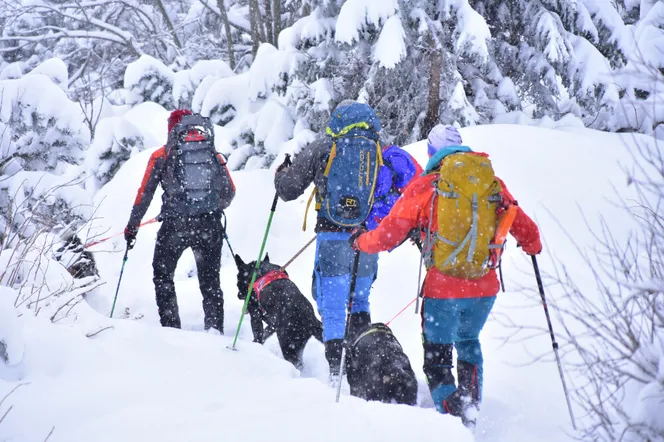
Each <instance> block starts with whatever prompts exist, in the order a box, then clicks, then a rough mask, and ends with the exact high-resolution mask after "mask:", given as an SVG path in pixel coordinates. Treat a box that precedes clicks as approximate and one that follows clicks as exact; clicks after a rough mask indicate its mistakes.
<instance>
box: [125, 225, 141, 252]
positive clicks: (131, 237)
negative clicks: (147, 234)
mask: <svg viewBox="0 0 664 442" xmlns="http://www.w3.org/2000/svg"><path fill="white" fill-rule="evenodd" d="M137 234H138V227H135V226H127V227H125V230H124V237H125V241H127V248H128V249H129V250H131V249H133V248H134V244H135V243H136V235H137Z"/></svg>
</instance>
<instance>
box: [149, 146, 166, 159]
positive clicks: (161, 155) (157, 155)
mask: <svg viewBox="0 0 664 442" xmlns="http://www.w3.org/2000/svg"><path fill="white" fill-rule="evenodd" d="M164 157H166V146H161V147H160V148H159V149H157V150H155V151H154V152H152V155H150V159H151V160H156V159H158V158H164Z"/></svg>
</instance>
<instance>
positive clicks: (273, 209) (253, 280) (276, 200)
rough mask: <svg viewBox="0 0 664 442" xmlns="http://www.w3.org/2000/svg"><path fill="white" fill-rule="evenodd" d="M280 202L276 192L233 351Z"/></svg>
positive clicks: (232, 348)
mask: <svg viewBox="0 0 664 442" xmlns="http://www.w3.org/2000/svg"><path fill="white" fill-rule="evenodd" d="M289 159H290V155H288V154H286V160H289ZM278 201H279V194H278V193H276V192H275V194H274V199H273V200H272V207H271V208H270V217H269V218H268V220H267V226H265V234H264V235H263V243H262V244H261V250H260V252H259V253H258V259H257V260H256V266H255V267H254V272H253V273H252V275H251V282H250V283H249V287H248V289H247V297H246V298H244V304H242V312H241V313H240V320H239V321H238V324H237V330H236V331H235V337H234V338H233V345H232V346H231V347H229V348H230V349H231V350H237V349H236V348H235V344H237V338H238V336H239V335H240V328H242V320H243V319H244V314H245V312H246V311H247V306H248V305H249V299H250V298H251V292H252V291H253V289H254V283H255V282H256V275H257V274H258V269H259V268H260V266H261V259H262V258H263V251H264V250H265V243H267V235H268V234H269V233H270V226H271V225H272V218H273V217H274V211H275V210H276V209H277V202H278Z"/></svg>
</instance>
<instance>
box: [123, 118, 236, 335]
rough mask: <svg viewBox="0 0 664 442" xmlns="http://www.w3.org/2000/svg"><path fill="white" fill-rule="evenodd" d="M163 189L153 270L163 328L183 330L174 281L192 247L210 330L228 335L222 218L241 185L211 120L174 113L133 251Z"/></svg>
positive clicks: (144, 197) (131, 229)
mask: <svg viewBox="0 0 664 442" xmlns="http://www.w3.org/2000/svg"><path fill="white" fill-rule="evenodd" d="M159 184H161V187H162V188H163V190H164V193H163V196H162V207H161V213H160V215H159V219H160V220H161V221H163V224H162V225H161V228H160V229H159V233H158V234H157V242H156V244H155V249H154V257H153V260H152V267H153V270H154V276H153V281H154V286H155V293H156V298H157V307H158V309H159V317H160V321H161V325H162V326H164V327H174V328H180V325H181V324H180V315H179V313H178V303H177V298H176V295H175V285H174V283H173V275H174V273H175V268H176V267H177V263H178V260H179V259H180V256H182V253H183V252H184V250H185V249H187V248H188V247H191V249H192V250H193V252H194V257H195V259H196V269H197V271H198V283H199V286H200V289H201V293H202V295H203V312H204V313H205V322H204V326H205V329H206V330H208V329H210V328H214V329H216V330H218V331H219V332H221V333H223V331H224V299H223V293H222V291H221V286H220V282H219V270H220V260H221V246H222V240H223V229H222V226H221V215H222V213H223V211H224V210H225V209H226V208H227V207H228V206H229V205H230V203H231V201H232V200H233V198H234V197H235V185H234V184H233V181H232V179H231V176H230V173H229V172H228V168H227V167H226V162H225V160H224V158H223V156H222V155H221V154H219V153H217V152H216V151H215V150H214V132H213V127H212V124H211V123H210V121H209V119H207V118H204V117H202V116H200V115H195V114H192V113H191V111H189V110H184V109H179V110H176V111H173V112H172V113H171V115H170V117H169V119H168V141H167V143H166V145H165V146H163V147H161V148H159V149H157V150H156V151H155V152H154V153H153V154H152V156H151V157H150V160H149V162H148V166H147V168H146V170H145V175H144V176H143V181H142V182H141V186H140V188H139V189H138V193H137V195H136V200H135V201H134V207H133V209H132V211H131V216H130V218H129V222H128V223H127V227H126V228H125V239H126V240H127V243H128V246H129V247H130V248H131V247H132V246H133V243H134V241H135V239H136V234H137V233H138V225H139V224H140V222H141V219H142V218H143V216H144V215H145V212H147V210H148V207H149V206H150V202H151V201H152V197H153V196H154V192H155V190H156V189H157V185H159Z"/></svg>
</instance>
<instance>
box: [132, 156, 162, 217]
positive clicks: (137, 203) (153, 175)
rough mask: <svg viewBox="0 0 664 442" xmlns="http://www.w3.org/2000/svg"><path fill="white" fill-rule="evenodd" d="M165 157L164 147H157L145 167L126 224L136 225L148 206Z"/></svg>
mask: <svg viewBox="0 0 664 442" xmlns="http://www.w3.org/2000/svg"><path fill="white" fill-rule="evenodd" d="M165 157H166V147H161V148H159V149H157V150H156V151H155V152H154V153H153V154H152V155H151V156H150V160H149V161H148V166H147V167H146V168H145V173H144V174H143V180H142V181H141V186H140V187H139V188H138V192H137V193H136V199H135V200H134V207H133V208H132V209H131V215H130V217H129V222H128V223H127V226H131V227H138V225H139V224H140V223H141V220H142V219H143V216H145V213H146V212H147V211H148V208H149V207H150V203H151V202H152V197H153V196H154V192H155V191H156V190H157V186H158V185H159V182H160V181H161V169H162V166H163V161H164V158H165Z"/></svg>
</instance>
